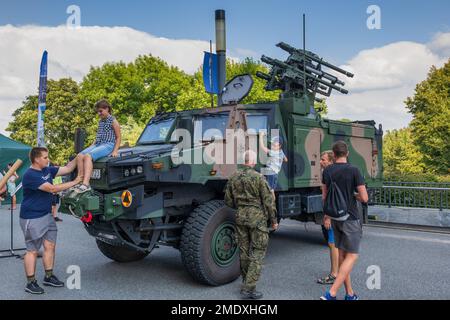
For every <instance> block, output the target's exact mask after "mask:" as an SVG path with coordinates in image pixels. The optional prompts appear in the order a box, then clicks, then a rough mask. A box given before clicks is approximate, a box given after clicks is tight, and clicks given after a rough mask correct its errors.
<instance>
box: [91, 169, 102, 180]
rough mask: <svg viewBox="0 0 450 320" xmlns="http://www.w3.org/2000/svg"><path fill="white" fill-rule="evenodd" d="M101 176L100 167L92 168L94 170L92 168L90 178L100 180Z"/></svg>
mask: <svg viewBox="0 0 450 320" xmlns="http://www.w3.org/2000/svg"><path fill="white" fill-rule="evenodd" d="M101 177H102V170H101V169H94V170H92V173H91V179H94V180H100V179H101Z"/></svg>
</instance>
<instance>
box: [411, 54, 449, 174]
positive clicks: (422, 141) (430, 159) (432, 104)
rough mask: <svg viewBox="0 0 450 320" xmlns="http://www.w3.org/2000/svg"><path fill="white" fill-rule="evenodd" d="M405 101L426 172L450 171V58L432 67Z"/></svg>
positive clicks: (441, 172)
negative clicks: (438, 66)
mask: <svg viewBox="0 0 450 320" xmlns="http://www.w3.org/2000/svg"><path fill="white" fill-rule="evenodd" d="M405 103H406V106H407V108H408V110H409V112H410V113H411V114H412V115H413V120H412V121H411V123H410V127H411V129H412V136H413V140H414V141H413V144H414V145H417V146H418V148H419V150H420V151H421V152H422V154H423V160H424V162H425V164H426V166H427V171H430V172H436V173H438V174H448V173H450V59H449V60H448V62H447V63H446V64H445V65H444V66H443V67H442V68H440V69H438V68H436V67H434V66H433V67H432V68H431V70H430V72H429V73H428V78H427V79H426V80H425V81H423V82H421V83H419V84H418V85H417V86H416V89H415V94H414V96H413V97H409V98H407V99H406V101H405Z"/></svg>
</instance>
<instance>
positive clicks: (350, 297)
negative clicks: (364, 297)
mask: <svg viewBox="0 0 450 320" xmlns="http://www.w3.org/2000/svg"><path fill="white" fill-rule="evenodd" d="M344 300H359V298H358V296H357V295H356V294H353V295H352V296H349V295H348V294H346V295H345V298H344Z"/></svg>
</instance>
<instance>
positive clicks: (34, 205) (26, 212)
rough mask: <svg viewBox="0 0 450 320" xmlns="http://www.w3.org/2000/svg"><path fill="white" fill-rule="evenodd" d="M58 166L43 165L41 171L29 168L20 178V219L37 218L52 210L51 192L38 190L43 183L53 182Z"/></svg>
mask: <svg viewBox="0 0 450 320" xmlns="http://www.w3.org/2000/svg"><path fill="white" fill-rule="evenodd" d="M58 170H59V167H45V168H44V169H42V170H41V171H39V170H36V169H33V168H29V169H28V170H27V171H26V172H25V174H24V175H23V179H22V187H23V200H22V205H21V207H20V217H21V218H22V219H37V218H40V217H43V216H45V215H46V214H49V213H51V212H52V197H53V194H52V193H50V192H45V191H42V190H39V187H40V186H41V185H43V184H44V183H46V182H48V183H53V179H54V178H55V176H56V174H57V173H58Z"/></svg>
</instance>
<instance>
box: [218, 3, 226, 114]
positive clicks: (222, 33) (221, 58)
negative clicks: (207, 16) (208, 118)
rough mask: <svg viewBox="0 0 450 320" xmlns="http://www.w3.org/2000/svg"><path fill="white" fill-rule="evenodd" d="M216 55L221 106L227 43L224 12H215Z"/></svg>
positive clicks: (220, 103)
mask: <svg viewBox="0 0 450 320" xmlns="http://www.w3.org/2000/svg"><path fill="white" fill-rule="evenodd" d="M215 13H216V53H217V61H218V64H219V66H218V70H217V71H218V77H219V96H218V105H219V106H221V105H222V104H223V102H222V90H223V87H224V86H225V82H226V79H227V72H226V61H227V55H226V51H227V43H226V28H225V10H216V12H215Z"/></svg>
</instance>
